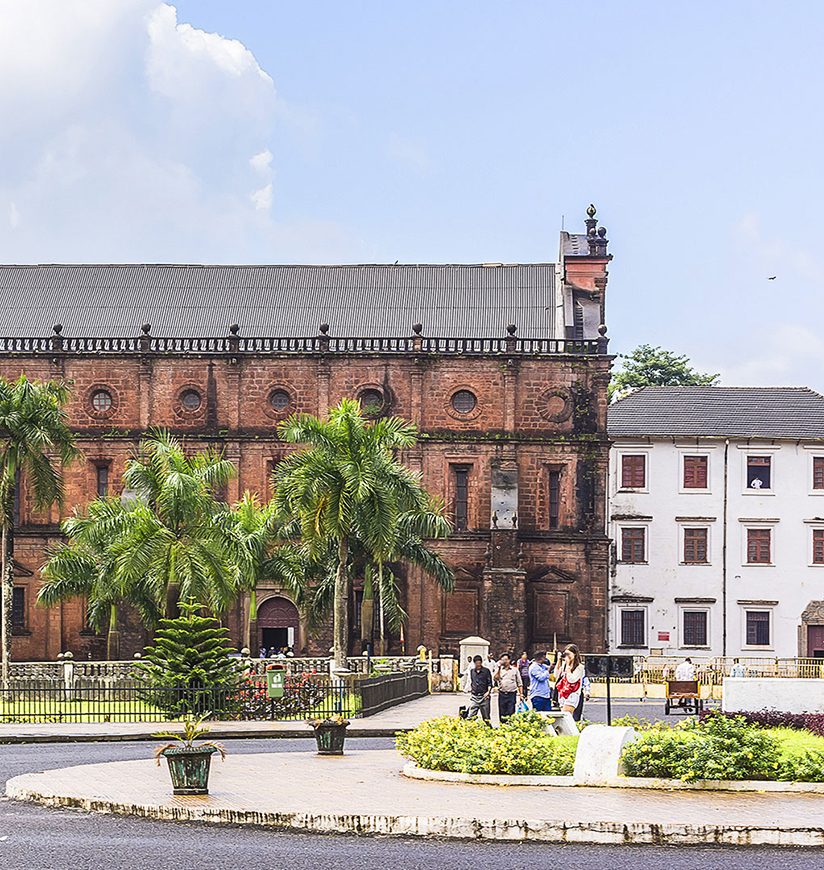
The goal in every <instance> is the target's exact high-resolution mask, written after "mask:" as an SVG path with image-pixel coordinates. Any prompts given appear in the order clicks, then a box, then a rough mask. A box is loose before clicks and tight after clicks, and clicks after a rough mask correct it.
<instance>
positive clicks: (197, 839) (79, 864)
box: [0, 739, 821, 870]
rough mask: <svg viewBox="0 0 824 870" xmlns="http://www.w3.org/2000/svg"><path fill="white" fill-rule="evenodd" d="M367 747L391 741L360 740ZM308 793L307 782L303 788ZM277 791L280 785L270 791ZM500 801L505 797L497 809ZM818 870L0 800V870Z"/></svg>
mask: <svg viewBox="0 0 824 870" xmlns="http://www.w3.org/2000/svg"><path fill="white" fill-rule="evenodd" d="M225 744H226V747H227V749H228V750H229V751H230V752H232V753H239V752H289V751H292V752H294V751H304V750H306V749H310V748H311V747H312V741H307V740H229V741H225ZM358 745H359V746H361V747H370V748H386V747H388V746H391V741H390V740H388V739H374V740H359V741H358ZM151 751H152V748H151V744H148V743H83V744H41V745H24V746H0V780H2V782H3V783H5V781H6V779H8V778H9V777H12V776H16V775H17V774H19V773H26V772H28V771H32V770H44V769H48V768H52V767H65V766H69V765H73V764H84V763H88V764H92V763H95V762H102V761H115V760H125V759H131V758H145V757H147V756H149V755H150V754H151ZM307 787H311V784H309V783H308V784H307ZM272 788H273V789H276V788H277V783H276V782H273V783H272ZM505 800H506V797H505V795H502V798H501V801H502V805H503V804H504V803H505ZM553 865H561V866H567V867H575V868H577V870H596V868H597V870H602V868H609V870H630V868H631V870H637V868H639V867H643V868H644V870H658V868H661V870H664V868H666V870H716V868H720V867H723V868H724V870H745V868H746V870H750V868H752V867H759V868H782V870H796V868H798V870H802V868H803V870H807V868H809V870H813V868H815V870H819V868H820V867H821V855H820V853H818V852H817V851H815V850H808V851H805V850H795V849H758V848H749V849H744V848H737V849H732V848H715V847H690V848H679V849H676V848H669V847H652V846H567V845H557V846H554V845H548V844H533V843H525V844H510V843H455V842H439V841H436V840H395V839H383V838H375V837H363V838H357V837H349V836H346V837H340V836H317V835H312V834H283V833H277V832H274V831H269V830H260V829H252V828H240V827H227V826H210V825H196V824H177V823H172V822H155V821H149V820H146V819H136V818H134V819H133V818H128V817H120V816H102V815H95V814H88V813H82V812H78V811H71V810H48V809H45V808H43V807H39V806H35V805H28V804H20V803H16V802H14V801H8V800H5V798H4V799H2V802H0V867H2V868H5V870H64V868H70V870H127V868H128V870H161V868H162V870H228V868H232V870H234V868H241V870H280V868H283V870H304V868H306V870H319V868H323V870H338V868H341V870H360V868H364V870H365V868H369V870H372V868H374V870H388V868H404V870H413V868H439V870H440V868H443V870H464V868H465V870H478V868H484V870H519V868H523V870H536V868H544V867H551V866H553Z"/></svg>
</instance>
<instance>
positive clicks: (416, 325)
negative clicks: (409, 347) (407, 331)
mask: <svg viewBox="0 0 824 870" xmlns="http://www.w3.org/2000/svg"><path fill="white" fill-rule="evenodd" d="M412 332H414V333H415V335H420V334H421V333H422V332H423V324H422V323H413V324H412Z"/></svg>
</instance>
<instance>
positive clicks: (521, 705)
mask: <svg viewBox="0 0 824 870" xmlns="http://www.w3.org/2000/svg"><path fill="white" fill-rule="evenodd" d="M531 709H532V704H531V703H530V701H529V700H525V699H524V698H521V699H520V701H518V706H517V707H516V708H515V712H516V713H528V712H529V711H530V710H531Z"/></svg>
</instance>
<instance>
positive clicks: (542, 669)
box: [529, 652, 552, 713]
mask: <svg viewBox="0 0 824 870" xmlns="http://www.w3.org/2000/svg"><path fill="white" fill-rule="evenodd" d="M549 673H550V671H549V667H548V665H547V663H546V653H545V652H539V653H535V657H534V658H533V659H532V664H531V665H530V666H529V700H530V701H531V702H532V709H533V710H537V711H538V712H539V713H541V712H544V713H546V712H548V711H550V710H551V709H552V685H551V684H550V682H549Z"/></svg>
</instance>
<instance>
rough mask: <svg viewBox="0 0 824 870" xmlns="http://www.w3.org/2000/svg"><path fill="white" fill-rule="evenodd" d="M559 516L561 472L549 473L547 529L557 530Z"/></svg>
mask: <svg viewBox="0 0 824 870" xmlns="http://www.w3.org/2000/svg"><path fill="white" fill-rule="evenodd" d="M560 514H561V472H560V471H550V472H549V527H550V528H551V529H557V528H558V523H559V518H560Z"/></svg>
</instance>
